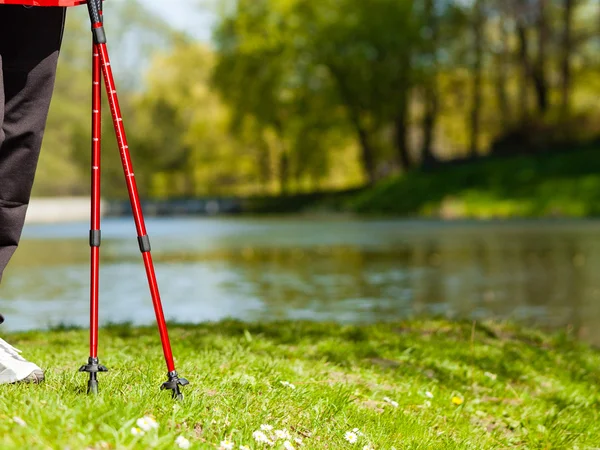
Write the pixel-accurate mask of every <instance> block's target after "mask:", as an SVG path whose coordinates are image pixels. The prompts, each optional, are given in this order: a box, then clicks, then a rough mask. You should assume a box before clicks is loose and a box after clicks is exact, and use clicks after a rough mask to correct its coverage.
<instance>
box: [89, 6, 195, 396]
mask: <svg viewBox="0 0 600 450" xmlns="http://www.w3.org/2000/svg"><path fill="white" fill-rule="evenodd" d="M87 6H88V11H89V13H90V20H91V23H92V33H93V53H94V60H93V88H92V93H93V106H92V108H93V114H92V129H93V132H92V220H91V222H92V224H91V225H92V226H91V230H90V246H91V266H92V267H91V280H92V281H91V287H90V293H91V295H90V297H91V299H90V358H89V360H88V365H86V366H83V367H81V369H80V371H81V372H88V373H89V374H90V380H89V382H88V393H96V392H97V391H98V380H97V373H98V372H105V371H106V370H107V369H106V368H105V367H103V366H101V365H99V360H98V355H97V352H98V281H99V270H98V268H99V254H100V78H102V77H101V74H100V72H102V75H103V78H104V84H105V87H106V92H107V94H108V104H109V106H110V111H111V115H112V121H113V125H114V128H115V134H116V136H117V143H118V145H119V152H120V154H121V162H122V164H123V172H124V174H125V180H126V183H127V191H128V193H129V200H130V202H131V209H132V211H133V218H134V221H135V226H136V230H137V236H138V243H139V246H140V251H141V252H142V257H143V260H144V266H145V268H146V276H147V278H148V284H149V287H150V294H151V296H152V303H153V305H154V312H155V315H156V322H157V325H158V331H159V334H160V339H161V342H162V348H163V353H164V356H165V361H166V363H167V369H168V374H167V376H168V380H167V381H166V382H165V383H163V384H162V386H161V389H166V390H170V391H172V395H173V398H176V399H181V398H183V395H182V394H181V390H180V386H185V385H187V384H188V381H187V380H186V379H185V378H179V375H178V373H177V371H176V370H175V363H174V361H173V353H172V351H171V343H170V341H169V334H168V332H167V325H166V322H165V317H164V313H163V309H162V303H161V300H160V294H159V291H158V283H157V281H156V275H155V273H154V264H153V262H152V255H151V254H150V250H151V248H150V239H149V238H148V234H147V232H146V225H145V223H144V216H143V213H142V208H141V204H140V199H139V195H138V190H137V185H136V182H135V176H134V172H133V167H132V164H131V156H130V154H129V146H128V144H127V136H126V134H125V127H124V126H123V118H122V116H121V108H120V106H119V99H118V97H117V90H116V88H115V81H114V78H113V73H112V68H111V65H110V59H109V57H108V50H107V48H106V34H105V32H104V26H103V17H102V0H87ZM96 55H97V56H96Z"/></svg>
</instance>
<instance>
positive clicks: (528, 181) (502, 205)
mask: <svg viewBox="0 0 600 450" xmlns="http://www.w3.org/2000/svg"><path fill="white" fill-rule="evenodd" d="M599 150H600V149H598V148H589V149H585V150H574V151H572V152H562V153H555V154H538V155H525V156H516V157H505V158H494V159H485V160H480V161H473V162H467V163H462V164H456V165H443V166H440V167H438V168H436V169H431V170H428V171H424V170H417V171H413V172H409V173H407V174H405V175H401V176H398V177H394V178H391V179H388V180H385V181H383V182H381V183H379V184H378V185H377V186H375V187H373V188H371V189H367V190H365V191H364V192H362V193H359V194H357V195H356V196H353V197H351V198H349V199H348V200H347V201H346V202H345V203H344V205H345V206H344V207H345V208H347V209H349V210H351V211H354V212H357V213H359V214H386V215H394V216H404V217H406V216H419V217H439V218H444V219H457V218H473V219H489V218H538V217H573V218H582V217H598V216H600V153H599Z"/></svg>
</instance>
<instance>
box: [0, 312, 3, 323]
mask: <svg viewBox="0 0 600 450" xmlns="http://www.w3.org/2000/svg"><path fill="white" fill-rule="evenodd" d="M3 322H4V316H3V315H2V314H0V324H2V323H3Z"/></svg>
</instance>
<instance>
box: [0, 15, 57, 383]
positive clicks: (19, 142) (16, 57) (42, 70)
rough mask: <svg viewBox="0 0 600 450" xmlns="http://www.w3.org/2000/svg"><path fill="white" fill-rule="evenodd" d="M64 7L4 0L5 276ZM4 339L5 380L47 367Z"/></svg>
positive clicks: (0, 77) (0, 20) (1, 148)
mask: <svg viewBox="0 0 600 450" xmlns="http://www.w3.org/2000/svg"><path fill="white" fill-rule="evenodd" d="M64 15H65V10H64V8H41V7H38V8H24V7H23V6H20V5H17V6H14V5H12V6H11V5H0V280H1V279H2V274H3V272H4V269H5V267H6V265H7V264H8V261H9V260H10V258H11V256H12V255H13V253H14V251H15V249H16V248H17V245H18V243H19V239H20V237H21V231H22V229H23V224H24V221H25V213H26V211H27V205H28V203H29V197H30V195H31V188H32V186H33V179H34V175H35V171H36V167H37V162H38V157H39V152H40V148H41V145H42V137H43V134H44V128H45V126H46V118H47V116H48V109H49V106H50V99H51V97H52V91H53V89H54V79H55V73H56V65H57V61H58V52H59V49H60V44H61V40H62V32H63V27H64ZM19 353H20V352H19V351H18V350H17V349H15V348H14V347H12V346H11V345H9V344H8V343H7V342H6V341H4V340H2V339H0V384H3V383H15V382H19V381H30V382H36V383H37V382H40V381H42V380H43V379H44V372H43V371H42V370H41V369H40V368H39V367H38V366H37V365H36V364H34V363H31V362H29V361H27V360H26V359H24V358H23V357H21V356H20V354H19Z"/></svg>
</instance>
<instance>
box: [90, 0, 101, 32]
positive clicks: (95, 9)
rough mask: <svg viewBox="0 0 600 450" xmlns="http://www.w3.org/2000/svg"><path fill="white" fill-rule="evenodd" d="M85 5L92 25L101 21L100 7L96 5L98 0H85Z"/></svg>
mask: <svg viewBox="0 0 600 450" xmlns="http://www.w3.org/2000/svg"><path fill="white" fill-rule="evenodd" d="M87 7H88V11H89V13H90V20H91V21H92V27H93V26H94V25H96V24H98V23H101V19H100V7H99V6H98V0H87Z"/></svg>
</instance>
